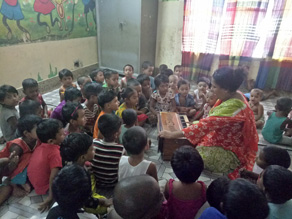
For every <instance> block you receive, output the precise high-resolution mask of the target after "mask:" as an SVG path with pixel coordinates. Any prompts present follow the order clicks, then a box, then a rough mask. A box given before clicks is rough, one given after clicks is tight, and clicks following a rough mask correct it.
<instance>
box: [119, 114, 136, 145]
mask: <svg viewBox="0 0 292 219" xmlns="http://www.w3.org/2000/svg"><path fill="white" fill-rule="evenodd" d="M122 119H123V123H124V124H123V125H122V127H121V134H120V136H119V143H120V144H123V135H124V134H125V132H126V131H127V130H128V129H129V128H131V127H133V126H135V125H137V113H136V112H135V110H133V109H126V110H124V111H123V112H122Z"/></svg>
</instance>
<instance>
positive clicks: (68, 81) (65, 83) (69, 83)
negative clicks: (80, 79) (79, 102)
mask: <svg viewBox="0 0 292 219" xmlns="http://www.w3.org/2000/svg"><path fill="white" fill-rule="evenodd" d="M59 78H60V81H61V83H62V86H61V87H60V89H59V95H60V102H62V101H63V100H64V94H65V90H66V89H67V88H68V87H75V88H76V87H77V86H76V84H74V83H73V73H72V72H71V71H69V70H68V69H66V68H64V69H63V70H61V71H60V72H59Z"/></svg>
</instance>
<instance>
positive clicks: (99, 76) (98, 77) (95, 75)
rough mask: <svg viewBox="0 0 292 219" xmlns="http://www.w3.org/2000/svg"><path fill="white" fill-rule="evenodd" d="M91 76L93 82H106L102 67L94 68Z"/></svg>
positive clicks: (101, 83)
mask: <svg viewBox="0 0 292 219" xmlns="http://www.w3.org/2000/svg"><path fill="white" fill-rule="evenodd" d="M89 76H90V78H91V80H92V82H95V83H98V84H100V85H101V86H102V85H103V82H104V74H103V70H101V69H96V70H93V71H92V72H91V73H90V75H89Z"/></svg>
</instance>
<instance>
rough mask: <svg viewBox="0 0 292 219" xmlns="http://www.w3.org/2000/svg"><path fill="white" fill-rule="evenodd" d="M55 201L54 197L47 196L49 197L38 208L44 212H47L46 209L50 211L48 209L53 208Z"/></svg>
mask: <svg viewBox="0 0 292 219" xmlns="http://www.w3.org/2000/svg"><path fill="white" fill-rule="evenodd" d="M53 202H54V200H53V198H51V197H50V196H49V197H47V198H46V199H45V201H44V202H43V203H41V204H40V205H39V208H38V210H39V211H40V212H41V213H43V212H45V211H48V210H49V209H50V208H51V206H52V205H53Z"/></svg>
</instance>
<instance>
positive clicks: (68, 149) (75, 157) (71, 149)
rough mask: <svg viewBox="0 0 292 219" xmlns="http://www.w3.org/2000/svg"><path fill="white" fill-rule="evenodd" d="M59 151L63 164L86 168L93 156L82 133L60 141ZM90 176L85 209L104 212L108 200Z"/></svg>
mask: <svg viewBox="0 0 292 219" xmlns="http://www.w3.org/2000/svg"><path fill="white" fill-rule="evenodd" d="M98 86H99V85H98ZM60 152H61V156H62V160H63V165H66V164H68V163H73V164H78V165H80V166H81V167H85V168H87V167H88V165H89V166H90V161H92V159H93V157H94V147H93V144H92V137H90V136H89V135H87V134H83V133H72V134H70V135H68V136H67V137H66V138H65V139H64V141H63V142H62V144H61V147H60ZM90 178H91V190H92V194H91V198H89V200H88V201H87V202H86V203H85V211H86V212H88V213H93V214H105V213H106V212H107V208H106V207H108V206H109V203H110V201H109V200H107V199H106V198H105V197H104V196H101V195H99V194H97V193H96V185H95V178H94V175H91V177H90ZM91 203H92V204H91ZM93 204H94V205H96V206H94V205H93Z"/></svg>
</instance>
